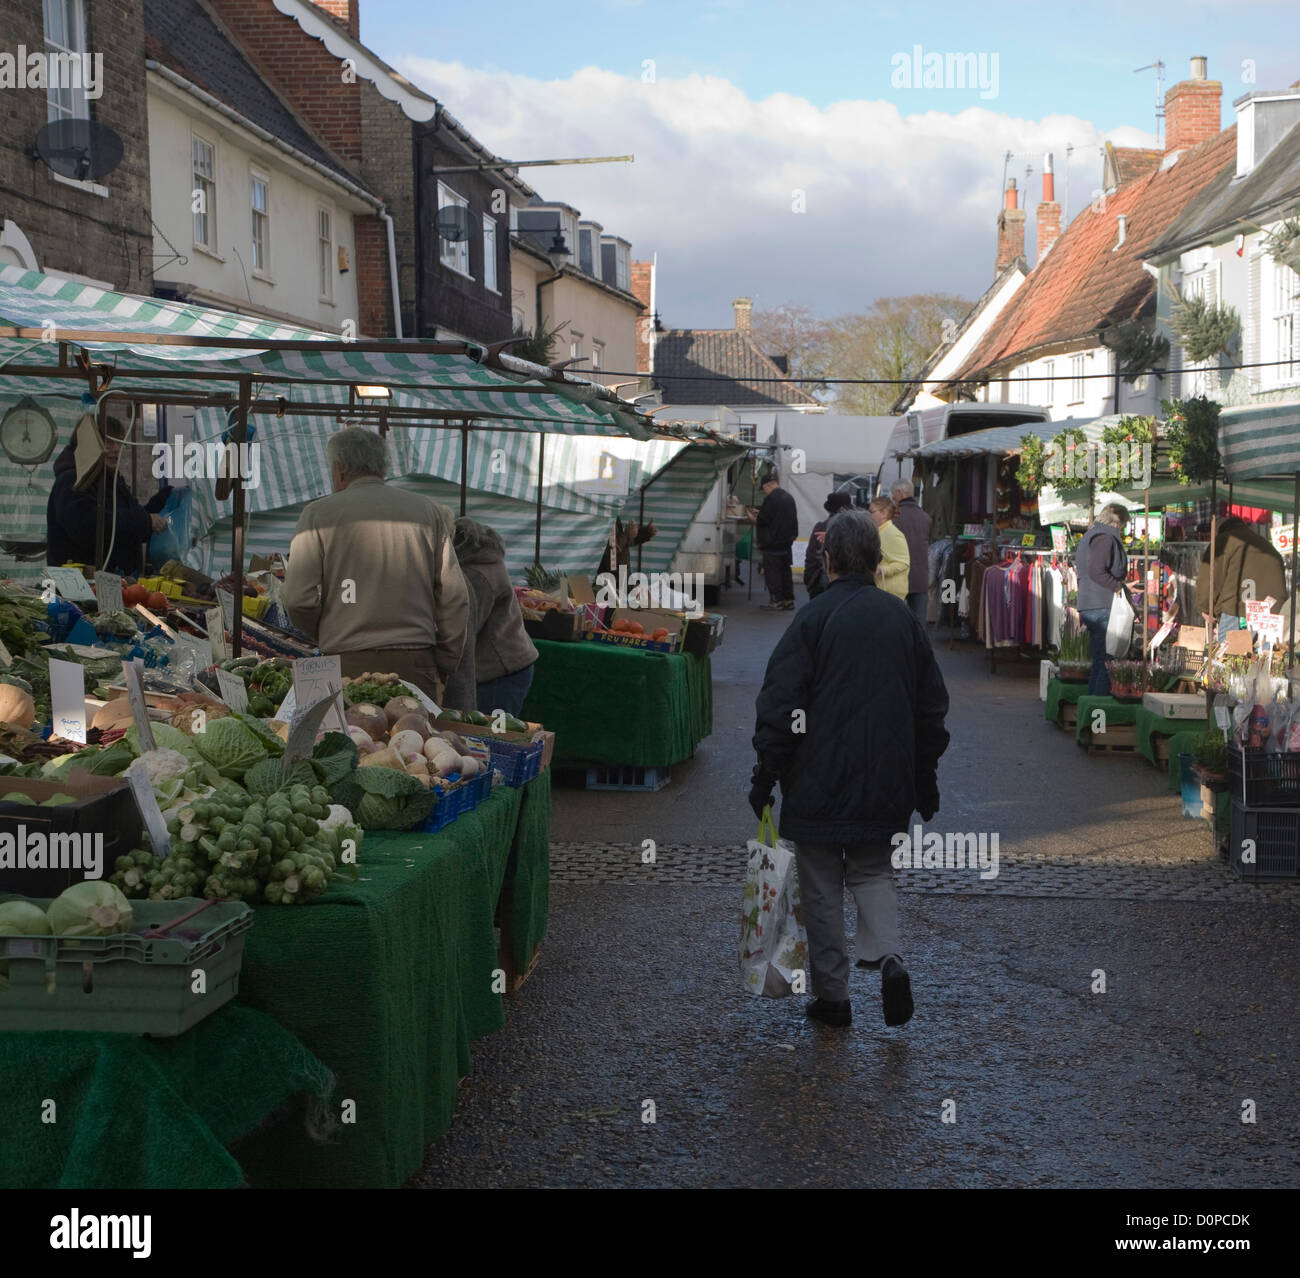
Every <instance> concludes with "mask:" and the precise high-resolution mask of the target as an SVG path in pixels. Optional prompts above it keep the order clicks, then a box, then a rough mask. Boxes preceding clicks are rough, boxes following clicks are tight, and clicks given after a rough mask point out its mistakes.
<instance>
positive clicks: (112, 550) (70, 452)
mask: <svg viewBox="0 0 1300 1278" xmlns="http://www.w3.org/2000/svg"><path fill="white" fill-rule="evenodd" d="M125 438H126V427H125V426H124V425H123V424H122V422H121V421H120V420H119V419H118V418H116V417H108V418H105V420H104V436H103V439H104V462H103V464H104V470H105V472H106V476H107V481H108V482H107V484H106V486H105V493H104V550H105V555H106V558H105V563H104V565H103V566H104V567H105V568H106V569H107V570H108V571H109V572H115V573H118V574H119V575H121V576H124V577H134V576H137V575H138V574H139V572H140V558H141V550H142V549H143V547H144V544H145V543H146V542H147V541H148V540H149V539H150V537H151V536H152V535H153V534H154V533H156V532H162V530H163V529H164V528H166V527H167V524H166V522H165V521H164V519H163V517H162V516H161V515H159V514H158V513H157V512H158V511H159V510H161V509H162V508H163V505H164V504H165V503H166V501H167V493H168V490H167V489H161V488H160V489H159V490H158V492H157V493H156V494H155V495H154V496H153V497H151V498H150V500H149V502H148V504H147V505H145V506H141V505H140V503H139V502H137V501H136V499H135V498H134V497H133V496H132V495H131V490H130V489H129V488H128V487H127V484H126V480H125V479H123V478H122V476H121V475H119V474H118V472H117V464H118V460H119V459H120V457H121V454H122V441H123V440H124V439H125ZM76 483H77V462H76V448H75V441H74V443H71V444H69V445H68V446H67V447H66V448H65V449H64V450H63V451H62V452H61V453H60V454H59V455H58V456H57V457H56V458H55V459H54V485H53V487H52V488H51V489H50V497H49V501H48V502H47V503H46V507H45V562H46V563H47V564H51V565H53V566H54V567H56V568H57V567H58V566H59V565H60V564H67V563H73V564H94V566H95V567H99V564H97V563H96V562H95V544H96V533H97V529H96V523H95V516H96V513H97V512H98V509H99V480H98V479H95V480H94V481H93V482H92V483H90V484H89V485H87V486H86V487H85V488H83V489H81V490H80V491H78V490H77V487H76ZM114 490H116V493H117V497H116V512H115V511H114Z"/></svg>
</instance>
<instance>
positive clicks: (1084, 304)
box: [957, 125, 1237, 377]
mask: <svg viewBox="0 0 1300 1278" xmlns="http://www.w3.org/2000/svg"><path fill="white" fill-rule="evenodd" d="M1236 154H1237V128H1236V125H1233V126H1232V127H1231V128H1228V129H1226V130H1224V132H1222V133H1220V134H1219V136H1218V137H1215V138H1211V139H1209V140H1208V141H1206V142H1202V143H1201V144H1200V145H1199V146H1195V147H1192V148H1191V149H1190V150H1189V151H1187V152H1185V153H1184V154H1183V155H1182V156H1180V157H1179V159H1178V161H1177V163H1176V164H1174V165H1173V166H1172V167H1170V168H1168V169H1165V170H1164V171H1163V172H1159V173H1151V174H1149V175H1148V176H1146V177H1139V178H1135V179H1134V180H1132V181H1130V182H1126V183H1125V184H1124V185H1122V186H1121V187H1120V188H1119V189H1118V190H1117V191H1115V192H1114V193H1113V194H1111V195H1109V196H1107V197H1106V199H1105V201H1104V203H1103V205H1102V209H1101V211H1100V212H1098V211H1097V210H1096V209H1095V208H1094V207H1089V208H1087V209H1085V210H1084V211H1083V212H1082V213H1080V214H1078V215H1077V216H1076V217H1075V218H1074V220H1073V221H1072V222H1071V223H1070V225H1069V226H1068V227H1066V229H1065V231H1064V232H1062V234H1061V238H1060V239H1059V240H1057V241H1056V243H1055V244H1054V245H1053V246H1052V251H1051V252H1050V253H1049V254H1048V255H1047V257H1046V258H1045V259H1044V260H1043V261H1042V262H1041V264H1040V265H1039V266H1037V267H1036V268H1035V269H1034V270H1033V271H1032V272H1030V275H1029V278H1028V279H1027V280H1026V281H1025V282H1024V284H1022V285H1021V286H1020V288H1019V289H1018V290H1017V291H1016V294H1015V296H1014V297H1013V298H1012V299H1011V301H1010V303H1009V304H1008V305H1007V307H1006V309H1005V310H1004V311H1003V312H1002V314H1001V315H999V316H998V318H997V320H996V321H995V323H994V325H993V327H992V329H990V331H989V332H988V334H986V336H985V338H984V340H983V341H982V342H981V343H980V345H979V346H978V347H977V348H976V350H975V351H974V352H973V353H972V355H971V357H970V359H968V360H967V361H966V364H965V367H963V368H962V370H961V372H960V373H959V374H957V375H958V376H960V377H975V376H976V375H977V374H980V373H985V372H987V371H988V370H990V369H992V368H993V367H995V366H997V365H1000V364H1004V363H1008V362H1009V361H1010V360H1011V358H1012V357H1013V356H1022V355H1025V354H1026V353H1028V352H1030V351H1033V350H1035V349H1036V348H1038V347H1042V346H1045V345H1048V344H1049V343H1055V342H1069V341H1074V340H1077V339H1081V338H1087V337H1089V336H1090V335H1091V334H1093V333H1095V332H1096V331H1097V329H1098V328H1099V327H1100V326H1101V324H1102V323H1103V322H1109V323H1112V324H1118V323H1122V322H1123V321H1124V320H1127V319H1132V318H1133V317H1134V316H1135V315H1138V314H1140V313H1141V311H1142V308H1143V307H1144V306H1145V305H1146V303H1147V302H1148V301H1149V300H1150V297H1151V294H1152V291H1153V289H1154V287H1155V281H1154V280H1153V279H1152V278H1151V276H1150V275H1148V274H1147V273H1146V271H1144V270H1143V269H1142V259H1143V257H1144V256H1145V255H1146V254H1147V251H1148V250H1149V249H1150V248H1151V247H1153V246H1154V245H1155V244H1156V243H1157V241H1159V240H1160V238H1161V237H1162V236H1163V235H1164V233H1165V232H1166V231H1167V230H1168V229H1169V227H1170V226H1171V225H1172V224H1173V222H1174V220H1175V219H1176V218H1177V217H1178V216H1179V215H1180V214H1181V213H1182V211H1183V209H1184V208H1185V207H1186V206H1187V205H1188V204H1189V203H1190V202H1191V201H1192V200H1193V199H1194V198H1195V197H1196V196H1197V195H1199V194H1200V193H1201V192H1202V191H1203V190H1204V189H1205V187H1206V186H1207V185H1208V184H1209V183H1210V182H1211V181H1212V180H1213V178H1214V177H1215V175H1216V174H1217V173H1219V171H1220V170H1221V169H1223V168H1224V166H1225V165H1229V164H1235V163H1236ZM1121 213H1123V214H1125V215H1126V216H1127V219H1128V220H1127V229H1126V234H1125V240H1124V245H1123V247H1122V248H1120V249H1118V250H1116V249H1115V244H1116V242H1117V240H1118V238H1119V236H1118V230H1119V223H1118V221H1117V218H1118V215H1119V214H1121Z"/></svg>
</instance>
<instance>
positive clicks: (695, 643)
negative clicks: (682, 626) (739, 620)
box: [682, 612, 727, 657]
mask: <svg viewBox="0 0 1300 1278" xmlns="http://www.w3.org/2000/svg"><path fill="white" fill-rule="evenodd" d="M685 620H686V637H685V639H684V640H683V641H682V651H683V652H690V653H694V655H695V656H697V657H707V656H708V655H709V653H711V652H712V651H713V650H714V649H715V648H716V647H717V646H718V645H719V644H720V643H721V642H722V632H723V630H724V629H725V628H726V624H727V619H726V617H725V616H724V615H723V614H722V613H720V612H706V613H705V614H704V616H702V617H687V618H686V619H685Z"/></svg>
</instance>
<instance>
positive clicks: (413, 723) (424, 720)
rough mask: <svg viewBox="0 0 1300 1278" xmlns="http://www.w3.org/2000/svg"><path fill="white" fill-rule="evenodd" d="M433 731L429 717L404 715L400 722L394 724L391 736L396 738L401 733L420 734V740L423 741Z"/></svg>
mask: <svg viewBox="0 0 1300 1278" xmlns="http://www.w3.org/2000/svg"><path fill="white" fill-rule="evenodd" d="M430 731H431V729H430V727H429V720H428V717H427V716H426V715H424V714H404V715H403V716H402V717H401V718H400V719H398V721H397V722H396V723H395V724H393V728H392V732H391V733H390V735H391V736H396V735H397V734H398V733H399V732H418V733H419V734H420V740H421V741H423V740H424V739H425V737H427V736H428V735H429V732H430Z"/></svg>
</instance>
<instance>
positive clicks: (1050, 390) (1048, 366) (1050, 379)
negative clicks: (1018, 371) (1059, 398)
mask: <svg viewBox="0 0 1300 1278" xmlns="http://www.w3.org/2000/svg"><path fill="white" fill-rule="evenodd" d="M1043 377H1044V379H1045V380H1046V382H1047V403H1048V404H1049V405H1050V404H1054V403H1055V402H1056V361H1055V360H1054V359H1045V360H1044V361H1043Z"/></svg>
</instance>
